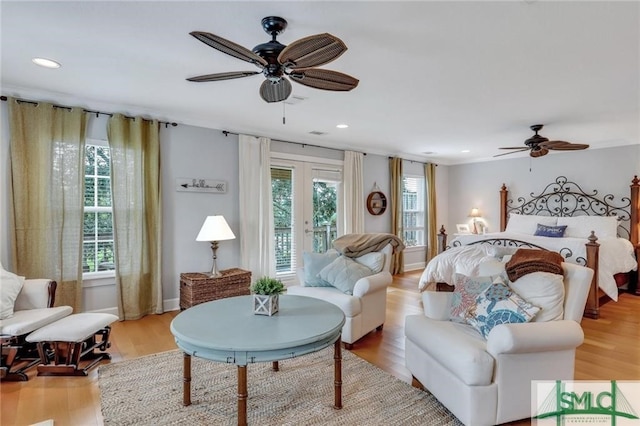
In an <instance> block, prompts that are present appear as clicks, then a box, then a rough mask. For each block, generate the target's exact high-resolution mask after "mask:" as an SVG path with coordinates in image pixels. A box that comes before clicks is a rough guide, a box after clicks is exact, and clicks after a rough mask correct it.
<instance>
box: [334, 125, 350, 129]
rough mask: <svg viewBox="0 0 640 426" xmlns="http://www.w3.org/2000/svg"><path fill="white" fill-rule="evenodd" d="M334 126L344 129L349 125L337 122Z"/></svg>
mask: <svg viewBox="0 0 640 426" xmlns="http://www.w3.org/2000/svg"><path fill="white" fill-rule="evenodd" d="M336 127H337V128H338V129H346V128H347V127H349V125H348V124H338V125H337V126H336Z"/></svg>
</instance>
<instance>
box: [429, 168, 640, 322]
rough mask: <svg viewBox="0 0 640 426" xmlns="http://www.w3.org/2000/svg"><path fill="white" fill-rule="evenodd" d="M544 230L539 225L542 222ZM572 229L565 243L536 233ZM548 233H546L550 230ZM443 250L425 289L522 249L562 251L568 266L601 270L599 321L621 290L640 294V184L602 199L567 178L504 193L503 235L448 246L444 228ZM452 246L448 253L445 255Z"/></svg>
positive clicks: (591, 308)
mask: <svg viewBox="0 0 640 426" xmlns="http://www.w3.org/2000/svg"><path fill="white" fill-rule="evenodd" d="M540 222H542V224H541V225H544V226H543V228H538V227H539V226H540V225H538V224H539V223H540ZM562 226H565V227H566V228H562V229H561V231H562V232H563V233H564V235H563V236H562V237H560V238H552V237H549V236H538V235H534V234H535V233H536V231H540V229H543V230H546V229H547V228H550V229H551V228H553V229H551V231H553V232H555V231H557V230H558V227H562ZM542 233H543V234H544V232H542ZM438 245H439V251H440V252H441V253H440V254H439V255H438V256H436V257H434V258H433V259H432V260H431V261H430V262H429V264H427V267H426V268H425V270H424V271H423V273H422V276H421V278H420V282H419V288H420V290H421V291H422V290H424V289H425V288H426V287H427V286H428V285H429V284H434V283H445V284H446V283H450V282H451V281H450V280H451V275H452V273H453V272H452V271H453V270H454V269H455V270H456V271H458V272H460V271H462V272H466V273H473V271H474V270H475V269H476V268H477V266H478V265H479V263H481V262H483V261H486V260H488V259H492V258H493V259H495V258H501V257H502V256H503V255H506V254H509V253H513V251H515V250H516V249H517V248H519V247H527V248H538V249H545V250H553V251H557V252H559V253H560V254H561V255H562V256H563V258H564V261H566V262H570V263H576V264H579V265H583V266H587V267H590V268H592V269H593V270H594V271H595V274H594V278H593V282H592V286H591V291H590V294H589V299H588V301H587V306H586V309H585V316H588V317H591V318H598V316H599V311H600V304H601V303H604V302H605V301H607V300H617V298H618V291H619V289H620V288H625V289H626V290H627V291H629V292H631V293H634V294H637V295H640V274H638V272H637V271H638V262H637V259H639V258H640V180H639V179H638V177H637V176H634V178H633V179H632V181H631V185H630V195H629V197H618V198H617V199H616V197H614V196H613V195H611V194H607V195H604V196H599V195H598V191H597V190H593V191H584V190H583V189H582V188H581V187H580V185H578V184H577V183H575V182H572V181H569V180H568V179H567V178H566V177H564V176H559V177H557V178H556V179H555V181H554V182H551V183H549V184H548V185H546V186H544V188H543V190H542V191H541V192H539V193H533V192H532V193H530V194H529V195H528V196H526V197H523V196H521V197H518V198H515V199H510V198H509V191H508V190H507V187H506V185H504V184H503V185H502V188H501V189H500V232H496V233H490V234H469V235H459V236H457V237H456V238H455V239H454V240H453V241H451V243H450V245H449V246H447V234H446V231H445V229H444V226H443V227H442V228H441V229H440V234H439V235H438ZM444 249H447V251H446V252H444V253H443V250H444Z"/></svg>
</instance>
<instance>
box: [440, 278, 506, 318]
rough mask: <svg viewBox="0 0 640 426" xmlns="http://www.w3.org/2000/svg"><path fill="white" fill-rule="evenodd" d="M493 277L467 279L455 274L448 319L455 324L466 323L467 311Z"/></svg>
mask: <svg viewBox="0 0 640 426" xmlns="http://www.w3.org/2000/svg"><path fill="white" fill-rule="evenodd" d="M494 278H495V277H493V276H486V277H469V276H466V275H464V274H460V273H456V274H454V275H453V285H454V290H453V300H452V303H451V312H450V319H451V321H455V322H467V317H468V311H469V309H471V308H472V307H473V306H475V304H476V299H477V298H478V296H480V295H481V294H482V293H484V291H485V290H486V289H487V288H488V287H489V286H490V285H491V283H492V282H493V280H494Z"/></svg>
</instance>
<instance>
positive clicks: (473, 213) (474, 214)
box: [469, 208, 480, 217]
mask: <svg viewBox="0 0 640 426" xmlns="http://www.w3.org/2000/svg"><path fill="white" fill-rule="evenodd" d="M469 217H480V210H478V209H475V208H474V209H471V213H469Z"/></svg>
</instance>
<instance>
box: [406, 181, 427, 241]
mask: <svg viewBox="0 0 640 426" xmlns="http://www.w3.org/2000/svg"><path fill="white" fill-rule="evenodd" d="M402 226H403V239H404V244H405V245H406V246H407V247H416V246H424V245H425V238H424V235H425V181H424V176H408V175H405V176H403V177H402Z"/></svg>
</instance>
